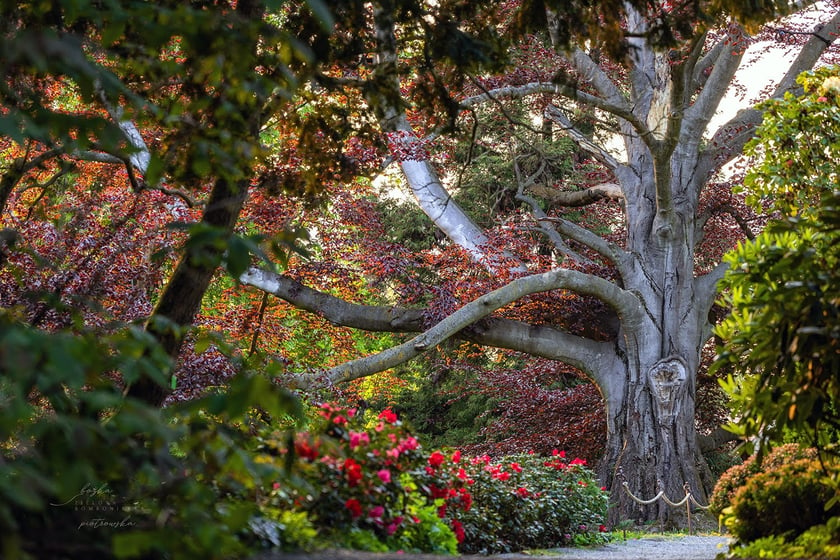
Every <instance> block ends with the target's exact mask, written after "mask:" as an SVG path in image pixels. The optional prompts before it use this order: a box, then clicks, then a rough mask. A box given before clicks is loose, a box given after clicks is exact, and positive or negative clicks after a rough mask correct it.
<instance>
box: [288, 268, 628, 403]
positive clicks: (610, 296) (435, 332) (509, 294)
mask: <svg viewBox="0 0 840 560" xmlns="http://www.w3.org/2000/svg"><path fill="white" fill-rule="evenodd" d="M558 289H567V290H572V291H574V292H576V293H580V294H586V295H594V296H596V297H599V298H601V299H603V300H604V301H606V302H607V303H609V304H610V305H611V306H612V307H613V308H614V309H615V310H616V312H617V313H618V314H619V317H620V318H621V319H622V320H625V321H627V322H628V323H630V326H629V327H628V328H632V325H633V324H638V323H640V322H641V321H642V320H643V311H642V310H641V304H640V302H639V300H638V299H637V298H636V297H635V296H634V295H632V294H630V293H629V292H625V291H624V290H622V289H621V288H619V287H618V286H616V285H615V284H613V283H612V282H609V281H608V280H604V279H603V278H599V277H597V276H592V275H590V274H585V273H581V272H578V271H575V270H566V269H556V270H552V271H549V272H545V273H542V274H535V275H532V276H525V277H522V278H517V279H516V280H513V281H512V282H510V283H509V284H507V285H506V286H503V287H501V288H498V289H496V290H494V291H492V292H490V293H488V294H485V295H483V296H481V297H479V298H478V299H476V300H474V301H471V302H470V303H467V304H466V305H464V306H463V307H461V308H460V309H458V310H457V311H455V312H454V313H452V314H451V315H449V316H448V317H446V318H445V319H443V320H442V321H440V322H439V323H438V324H436V325H435V326H433V327H431V328H430V329H428V330H426V331H425V332H423V333H421V334H420V335H418V336H416V337H414V338H412V339H411V340H409V341H407V342H404V343H403V344H400V345H397V346H395V347H392V348H389V349H387V350H384V351H382V352H380V353H378V354H374V355H372V356H366V357H364V358H359V359H357V360H353V361H350V362H346V363H344V364H341V365H339V366H336V367H334V368H332V369H330V370H328V371H327V372H326V373H325V374H324V375H323V376H320V375H318V376H313V377H311V378H310V377H299V378H297V379H296V380H295V381H294V382H293V384H294V385H295V386H296V388H301V389H309V388H312V387H313V384H320V383H323V382H326V383H327V384H330V383H340V382H345V381H351V380H353V379H359V378H361V377H365V376H368V375H372V374H374V373H378V372H380V371H384V370H386V369H389V368H392V367H395V366H397V365H399V364H402V363H405V362H407V361H409V360H412V359H414V358H416V357H417V356H419V355H421V354H422V353H424V352H426V351H427V350H430V349H432V348H434V347H435V346H437V345H439V344H440V343H442V342H443V341H445V340H447V339H448V338H450V337H452V336H454V335H456V334H457V333H458V332H460V331H462V330H463V329H465V328H467V327H468V326H470V325H472V324H474V323H476V322H477V321H479V320H480V319H482V318H484V317H486V316H488V315H489V314H491V313H492V312H494V311H496V310H498V309H500V308H502V307H504V306H506V305H509V304H510V303H512V302H514V301H517V300H519V299H522V298H524V297H525V296H528V295H531V294H535V293H540V292H547V291H551V290H558Z"/></svg>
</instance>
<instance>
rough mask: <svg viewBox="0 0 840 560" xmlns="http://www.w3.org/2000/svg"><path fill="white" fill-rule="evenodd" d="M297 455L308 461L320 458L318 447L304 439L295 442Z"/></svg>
mask: <svg viewBox="0 0 840 560" xmlns="http://www.w3.org/2000/svg"><path fill="white" fill-rule="evenodd" d="M295 453H297V455H298V456H299V457H302V458H304V459H306V460H308V461H314V460H315V459H317V458H318V445H317V444H315V445H314V446H313V445H310V442H309V441H307V440H304V439H301V440H298V441H296V442H295Z"/></svg>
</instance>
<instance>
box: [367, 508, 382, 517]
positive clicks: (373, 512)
mask: <svg viewBox="0 0 840 560" xmlns="http://www.w3.org/2000/svg"><path fill="white" fill-rule="evenodd" d="M383 515H385V508H384V507H382V506H373V507H372V508H370V511H369V512H368V517H370V518H371V519H379V518H380V517H382V516H383Z"/></svg>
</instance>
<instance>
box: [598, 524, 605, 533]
mask: <svg viewBox="0 0 840 560" xmlns="http://www.w3.org/2000/svg"><path fill="white" fill-rule="evenodd" d="M598 532H600V533H606V532H607V526H606V525H598Z"/></svg>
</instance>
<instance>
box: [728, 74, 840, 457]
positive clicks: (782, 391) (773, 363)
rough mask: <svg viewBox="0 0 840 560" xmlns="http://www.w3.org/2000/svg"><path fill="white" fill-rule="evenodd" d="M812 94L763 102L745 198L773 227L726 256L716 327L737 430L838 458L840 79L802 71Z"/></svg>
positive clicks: (806, 89)
mask: <svg viewBox="0 0 840 560" xmlns="http://www.w3.org/2000/svg"><path fill="white" fill-rule="evenodd" d="M799 82H800V83H801V84H802V86H803V88H804V93H803V94H801V95H798V96H794V95H790V94H789V95H787V96H785V98H784V99H782V100H775V101H772V102H767V103H765V104H764V105H763V106H762V107H763V109H764V110H765V116H764V121H763V122H762V124H761V126H760V127H759V128H758V130H757V132H756V138H755V139H754V140H753V141H751V142H750V145H749V146H748V153H750V154H751V155H752V156H754V157H755V159H756V164H755V166H754V168H753V169H752V170H751V172H750V173H749V174H748V176H747V181H746V183H745V190H746V192H748V193H749V199H748V200H750V201H751V202H752V204H754V205H756V206H769V209H770V210H772V211H773V212H774V215H775V219H774V221H773V222H772V223H771V225H770V226H769V227H768V228H767V229H766V230H765V231H764V232H763V233H762V234H761V235H759V236H758V237H757V238H756V239H755V240H752V241H749V242H745V243H743V244H741V245H739V246H738V248H737V249H735V250H734V251H733V252H732V253H730V254H729V255H727V262H728V263H729V265H730V268H729V271H728V272H727V274H726V276H725V277H724V280H723V283H722V286H723V287H724V289H725V291H724V293H725V294H726V303H727V304H728V305H730V306H731V308H732V312H731V315H729V316H728V317H727V318H726V320H725V321H723V322H722V323H721V324H720V325H719V327H718V328H717V332H718V334H719V335H720V337H721V338H722V339H723V342H724V345H723V346H722V348H721V352H720V357H719V362H718V365H722V364H730V365H731V367H732V368H733V369H734V370H735V372H736V376H732V375H730V376H729V379H728V382H727V384H726V388H727V392H728V393H729V394H730V396H731V397H732V399H733V402H734V404H735V406H736V410H737V412H738V413H739V416H740V417H739V418H737V419H736V422H735V423H734V424H733V425H732V428H733V429H734V430H736V431H737V432H738V433H739V434H741V435H743V436H744V437H746V438H750V439H751V440H753V441H756V442H757V443H758V444H759V447H760V449H761V450H762V452H763V450H764V447H766V445H768V444H772V443H779V442H782V441H784V440H785V438H786V437H797V438H799V439H802V440H804V442H806V443H807V444H808V445H810V446H814V447H817V448H818V449H822V450H826V451H829V452H830V453H833V454H837V453H838V449H837V433H838V432H837V431H838V429H840V415H839V413H840V411H839V410H838V402H839V401H840V386H838V379H837V375H836V373H837V371H838V368H840V350H839V349H838V340H840V325H838V317H840V310H838V305H840V294H838V287H837V286H838V282H837V266H838V258H840V254H838V247H840V240H838V232H840V221H839V220H840V213H838V208H839V207H838V203H840V191H838V188H837V176H836V172H837V169H836V168H837V159H838V157H840V126H838V123H840V120H838V115H840V75H838V68H837V67H836V66H834V67H829V68H822V69H820V70H818V71H815V72H811V73H805V74H802V75H801V76H800V78H799Z"/></svg>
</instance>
